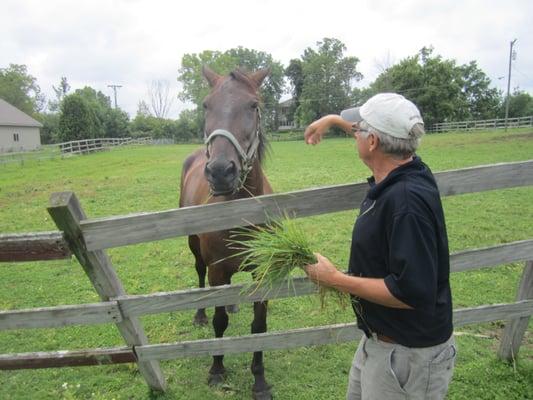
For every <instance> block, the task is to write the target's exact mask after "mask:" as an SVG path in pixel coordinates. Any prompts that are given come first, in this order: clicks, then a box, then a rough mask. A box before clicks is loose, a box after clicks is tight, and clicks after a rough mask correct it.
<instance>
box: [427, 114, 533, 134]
mask: <svg viewBox="0 0 533 400" xmlns="http://www.w3.org/2000/svg"><path fill="white" fill-rule="evenodd" d="M528 126H533V116H530V117H520V118H508V119H507V124H506V123H505V118H499V119H484V120H475V121H459V122H440V123H438V124H435V125H433V127H432V128H431V129H430V130H429V131H430V132H446V131H472V130H480V129H504V128H505V127H507V128H524V127H528Z"/></svg>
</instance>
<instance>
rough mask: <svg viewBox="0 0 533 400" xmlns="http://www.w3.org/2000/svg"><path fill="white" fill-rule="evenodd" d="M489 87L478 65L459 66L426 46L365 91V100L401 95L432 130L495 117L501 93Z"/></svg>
mask: <svg viewBox="0 0 533 400" xmlns="http://www.w3.org/2000/svg"><path fill="white" fill-rule="evenodd" d="M489 86H490V80H489V79H488V77H487V76H486V74H485V73H484V72H483V71H482V70H480V69H479V68H478V66H477V64H476V63H475V62H470V63H469V64H465V65H457V64H456V62H455V60H445V59H443V58H442V57H441V56H439V55H433V48H427V47H424V48H422V49H421V50H420V51H419V52H418V54H416V55H414V56H411V57H407V58H405V59H403V60H401V61H400V62H399V63H398V64H396V65H393V66H392V67H389V68H387V69H386V70H384V71H383V72H382V73H381V74H380V75H379V76H378V77H377V78H376V80H375V81H374V82H373V83H372V84H371V85H370V86H369V88H368V90H366V91H363V94H364V96H363V97H365V98H364V99H363V100H366V99H367V98H369V97H370V96H372V95H374V94H376V93H379V92H397V93H401V94H403V95H404V96H405V97H407V98H408V99H410V100H412V101H413V102H414V103H415V104H416V105H417V106H418V107H419V108H420V111H421V112H422V115H423V117H424V121H425V124H426V127H431V126H432V125H433V124H435V123H437V122H443V121H460V120H465V119H475V118H478V119H484V118H490V117H494V116H495V115H496V112H497V110H498V107H499V104H500V102H501V94H500V92H499V91H498V90H497V89H494V88H490V87H489Z"/></svg>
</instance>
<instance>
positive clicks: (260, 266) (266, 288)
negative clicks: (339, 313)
mask: <svg viewBox="0 0 533 400" xmlns="http://www.w3.org/2000/svg"><path fill="white" fill-rule="evenodd" d="M230 247H231V248H232V249H234V250H238V253H237V254H236V257H242V261H241V265H240V267H239V270H240V271H253V272H252V274H253V277H254V281H253V282H252V283H251V284H250V285H249V286H247V287H245V292H246V293H251V294H253V293H255V292H256V291H258V290H260V289H261V290H262V291H263V293H264V296H265V297H266V296H267V295H268V293H270V292H271V291H272V290H274V289H276V288H280V287H281V285H282V284H283V283H284V282H285V283H286V284H287V285H288V287H291V286H293V285H292V279H293V278H292V272H293V271H294V270H298V269H302V270H303V268H304V266H305V265H307V264H314V263H316V262H317V260H316V257H315V255H314V254H313V251H312V250H311V246H310V244H309V241H308V239H307V237H306V235H305V232H304V231H303V230H302V228H301V227H300V226H299V225H298V224H297V223H296V222H295V221H294V220H293V219H290V218H288V217H283V218H282V219H279V220H271V221H269V222H267V223H266V224H265V225H264V226H252V227H250V228H241V229H240V230H238V231H233V232H232V235H231V240H230ZM318 286H319V294H320V300H321V305H322V307H323V306H324V304H325V301H326V300H325V299H326V297H330V296H332V297H334V298H335V299H336V300H337V301H338V302H339V304H340V305H341V306H343V307H345V306H346V305H347V304H348V301H349V296H348V295H347V294H345V293H342V292H340V291H338V290H336V289H334V288H331V287H328V286H323V285H320V283H318Z"/></svg>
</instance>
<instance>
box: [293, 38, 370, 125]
mask: <svg viewBox="0 0 533 400" xmlns="http://www.w3.org/2000/svg"><path fill="white" fill-rule="evenodd" d="M345 51H346V46H345V45H344V44H343V43H342V42H341V41H340V40H338V39H332V38H324V39H323V40H322V41H321V42H317V49H316V50H314V49H312V48H310V47H308V48H307V49H305V51H304V54H303V55H302V56H301V70H302V77H303V82H301V80H302V77H299V76H298V75H299V72H298V68H299V67H298V64H297V63H296V62H292V66H293V69H292V70H291V71H289V72H292V73H294V75H293V77H294V78H296V80H294V81H292V83H293V86H294V87H295V88H296V87H297V86H296V85H299V84H301V93H300V96H299V99H298V100H299V103H300V104H299V106H298V108H297V110H296V117H297V119H298V120H299V122H300V124H301V125H307V124H309V123H310V122H311V121H313V120H315V119H317V118H319V117H321V116H323V115H326V114H330V113H338V112H339V110H342V109H343V108H345V107H347V106H348V105H349V104H350V96H351V93H352V82H353V81H354V80H355V81H357V80H360V79H362V75H361V74H360V73H359V72H357V63H358V62H359V59H357V58H356V57H346V56H345V55H344V52H345ZM298 80H300V81H298Z"/></svg>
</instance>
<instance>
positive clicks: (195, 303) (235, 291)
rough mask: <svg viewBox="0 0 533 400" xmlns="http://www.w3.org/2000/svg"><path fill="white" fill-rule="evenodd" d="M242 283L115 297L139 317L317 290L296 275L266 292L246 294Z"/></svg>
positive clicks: (303, 293)
mask: <svg viewBox="0 0 533 400" xmlns="http://www.w3.org/2000/svg"><path fill="white" fill-rule="evenodd" d="M243 289H244V286H243V285H222V286H215V287H210V288H203V289H188V290H181V291H175V292H164V293H153V294H148V295H133V296H120V297H115V298H114V299H113V300H116V301H118V303H119V304H120V309H121V310H122V312H123V314H124V315H126V316H140V315H146V314H156V313H162V312H171V311H177V310H190V309H192V310H195V309H198V308H206V307H214V306H223V305H231V304H240V303H245V302H254V301H260V300H267V299H276V298H284V297H295V296H304V295H308V294H312V293H316V292H317V286H316V285H315V284H313V283H312V282H311V281H310V280H309V279H307V278H295V279H294V280H293V282H292V284H291V286H288V285H287V284H285V283H283V284H281V285H280V286H279V287H278V288H276V289H273V290H272V291H270V292H268V293H267V291H265V290H257V291H256V292H254V293H251V294H246V293H245V291H244V290H243Z"/></svg>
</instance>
